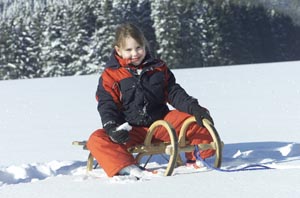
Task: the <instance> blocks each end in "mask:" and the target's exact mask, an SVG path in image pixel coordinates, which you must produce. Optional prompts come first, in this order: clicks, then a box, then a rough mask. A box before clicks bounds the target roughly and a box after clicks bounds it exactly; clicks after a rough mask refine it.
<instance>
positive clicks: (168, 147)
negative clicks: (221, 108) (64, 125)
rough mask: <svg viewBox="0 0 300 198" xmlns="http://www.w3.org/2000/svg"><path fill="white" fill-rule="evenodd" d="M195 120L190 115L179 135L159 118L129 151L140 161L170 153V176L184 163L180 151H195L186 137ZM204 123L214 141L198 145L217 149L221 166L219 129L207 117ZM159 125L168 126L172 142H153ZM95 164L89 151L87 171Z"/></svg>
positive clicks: (75, 142) (221, 145)
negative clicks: (143, 137)
mask: <svg viewBox="0 0 300 198" xmlns="http://www.w3.org/2000/svg"><path fill="white" fill-rule="evenodd" d="M193 122H196V120H195V117H190V118H189V119H187V120H186V121H185V122H184V123H183V125H182V128H181V130H180V133H179V136H178V137H177V135H176V132H175V130H174V128H173V127H172V126H171V125H170V124H169V123H168V122H167V121H164V120H158V121H156V122H154V123H153V124H152V125H151V126H150V127H149V129H148V134H147V136H146V138H145V141H144V144H141V145H137V146H134V147H131V148H129V149H128V151H129V152H130V153H133V154H136V156H135V158H136V160H137V161H138V162H140V161H141V159H142V158H143V157H144V156H152V155H156V154H166V155H169V162H168V164H167V168H166V170H165V173H164V175H165V176H170V175H172V173H173V170H174V168H175V167H176V166H180V165H183V162H182V160H181V157H180V153H181V152H193V151H194V149H195V147H194V145H189V144H188V142H187V141H186V139H185V134H186V130H187V129H188V126H189V125H190V124H191V123H193ZM203 125H204V127H205V128H207V130H208V131H209V133H210V135H211V136H212V139H213V141H212V142H211V143H210V144H199V145H198V147H199V149H200V150H207V149H213V150H215V158H214V167H216V168H219V167H220V166H221V163H222V148H223V143H222V142H221V139H220V137H219V134H218V132H217V130H216V129H215V127H214V126H213V125H212V124H211V123H210V122H209V121H208V120H207V119H203ZM157 127H164V128H166V130H167V132H168V134H169V136H170V142H161V143H152V137H153V135H154V133H155V129H156V128H157ZM72 144H73V145H79V146H82V147H83V149H85V150H88V149H87V148H86V141H74V142H73V143H72ZM93 164H94V157H93V155H92V154H91V153H89V156H88V160H87V171H91V170H92V169H93Z"/></svg>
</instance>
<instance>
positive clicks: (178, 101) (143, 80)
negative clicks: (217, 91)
mask: <svg viewBox="0 0 300 198" xmlns="http://www.w3.org/2000/svg"><path fill="white" fill-rule="evenodd" d="M139 68H141V69H137V68H136V67H135V66H133V65H125V66H124V65H123V66H121V65H120V63H119V62H118V60H117V59H116V57H115V53H113V54H112V56H111V58H110V60H109V61H108V63H107V65H106V68H105V69H104V71H103V73H102V75H101V76H100V79H99V84H98V87H97V92H96V98H97V100H98V111H99V113H100V116H101V119H102V123H103V125H104V126H105V124H106V123H116V124H122V123H124V122H128V123H129V124H131V125H133V126H145V127H149V126H150V125H151V124H152V123H153V122H154V121H156V120H159V119H162V118H163V117H164V116H165V115H166V114H167V113H168V112H169V108H168V106H167V103H169V104H171V105H172V106H173V107H174V108H176V109H178V110H180V111H183V112H186V113H190V114H191V112H192V110H191V104H193V103H196V104H198V102H197V100H196V99H195V98H193V97H191V96H189V95H188V94H187V93H186V91H185V90H184V89H183V88H182V87H181V86H180V85H179V84H177V83H176V80H175V77H174V75H173V73H172V72H171V71H170V69H169V68H168V67H167V66H166V64H165V63H164V62H163V61H161V60H158V59H153V58H152V57H151V56H150V55H147V56H146V58H145V59H144V61H143V63H142V64H141V66H139Z"/></svg>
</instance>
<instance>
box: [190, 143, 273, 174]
mask: <svg viewBox="0 0 300 198" xmlns="http://www.w3.org/2000/svg"><path fill="white" fill-rule="evenodd" d="M194 155H195V157H196V159H197V160H199V161H201V162H202V164H203V165H204V166H206V167H207V168H209V169H212V170H216V171H221V172H239V171H252V170H268V169H274V168H272V167H269V166H266V165H262V164H250V165H247V166H245V167H243V168H236V169H222V168H216V167H214V166H212V165H211V164H209V163H207V162H206V161H205V160H204V159H202V157H201V156H200V149H199V147H198V146H197V145H195V150H194Z"/></svg>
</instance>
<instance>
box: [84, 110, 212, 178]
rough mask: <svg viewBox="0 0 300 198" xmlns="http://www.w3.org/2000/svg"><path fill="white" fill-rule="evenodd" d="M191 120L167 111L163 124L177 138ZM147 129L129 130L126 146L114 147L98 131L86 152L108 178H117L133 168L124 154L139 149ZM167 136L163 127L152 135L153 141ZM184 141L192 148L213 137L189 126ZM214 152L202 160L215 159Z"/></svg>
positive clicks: (131, 159)
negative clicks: (165, 123)
mask: <svg viewBox="0 0 300 198" xmlns="http://www.w3.org/2000/svg"><path fill="white" fill-rule="evenodd" d="M189 117H191V115H189V114H187V113H183V112H180V111H177V110H173V111H170V112H169V113H168V114H167V115H166V116H165V117H164V120H166V121H168V122H169V123H170V124H171V125H172V126H173V127H174V129H175V131H176V133H177V135H178V134H179V131H180V129H181V126H182V124H183V122H184V121H185V120H186V119H187V118H189ZM147 130H148V128H147V127H132V130H131V131H130V132H129V137H130V138H129V141H128V142H127V143H125V144H118V143H114V142H112V141H111V140H110V138H109V136H108V135H107V134H106V132H105V130H104V129H98V130H96V131H95V132H94V133H92V135H91V136H90V138H89V140H88V142H87V148H88V149H89V151H90V152H91V153H92V155H93V156H94V158H95V159H96V160H97V162H98V163H99V165H100V166H101V167H102V168H103V170H104V171H105V172H106V174H107V175H108V176H109V177H112V176H114V175H116V174H117V173H118V172H119V171H120V170H121V169H122V168H124V167H126V166H129V165H132V164H136V163H137V162H136V160H135V159H134V157H133V155H132V154H131V153H129V152H128V151H127V149H128V148H130V147H132V146H134V145H139V144H142V143H143V142H144V139H145V137H146V135H147ZM169 140H170V138H169V134H168V132H167V131H166V129H165V128H164V127H159V128H157V130H156V131H155V133H154V135H153V138H152V141H155V142H156V141H163V142H164V141H169ZM186 140H187V141H189V143H190V144H191V145H196V144H201V143H210V142H212V137H211V136H210V134H209V132H208V131H207V129H206V128H204V127H200V126H199V125H197V123H192V124H191V125H190V126H189V127H188V129H187V131H186ZM214 153H215V152H214V151H213V150H205V151H201V153H200V154H201V157H202V158H203V159H205V158H208V157H210V156H212V155H214ZM186 158H187V159H189V160H195V159H196V158H195V156H194V154H193V153H192V152H191V153H186Z"/></svg>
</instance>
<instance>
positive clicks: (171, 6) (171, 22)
mask: <svg viewBox="0 0 300 198" xmlns="http://www.w3.org/2000/svg"><path fill="white" fill-rule="evenodd" d="M151 9H152V13H151V17H152V20H153V21H154V27H155V36H156V40H157V43H158V50H157V54H158V56H159V57H160V58H161V59H163V60H164V61H166V62H167V64H168V66H169V67H170V68H178V67H180V66H181V65H180V61H179V58H178V57H180V55H181V54H182V52H181V50H182V49H181V48H178V40H179V35H180V31H181V24H180V19H179V15H178V12H177V8H176V3H174V1H172V0H165V1H159V0H154V1H153V2H152V5H151Z"/></svg>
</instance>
